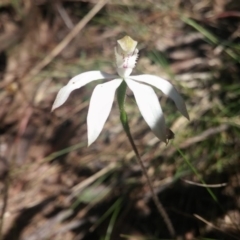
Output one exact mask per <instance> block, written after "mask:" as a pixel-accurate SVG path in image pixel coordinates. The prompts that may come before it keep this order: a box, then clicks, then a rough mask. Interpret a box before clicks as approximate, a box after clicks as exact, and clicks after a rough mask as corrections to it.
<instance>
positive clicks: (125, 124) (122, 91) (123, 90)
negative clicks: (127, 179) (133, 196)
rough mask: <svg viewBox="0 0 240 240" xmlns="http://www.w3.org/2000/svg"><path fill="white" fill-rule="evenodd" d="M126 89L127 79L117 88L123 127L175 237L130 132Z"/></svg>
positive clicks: (163, 216)
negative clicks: (126, 110) (126, 107)
mask: <svg viewBox="0 0 240 240" xmlns="http://www.w3.org/2000/svg"><path fill="white" fill-rule="evenodd" d="M126 89H127V84H126V82H125V81H123V82H122V83H121V85H120V86H119V88H118V90H117V99H118V105H119V109H120V120H121V122H122V125H123V128H124V130H125V132H126V134H127V137H128V140H129V142H130V144H131V146H132V149H133V151H134V153H135V155H136V158H137V161H138V163H139V164H140V166H141V169H142V172H143V174H144V176H145V177H146V179H147V183H148V185H149V188H150V191H151V194H152V198H153V201H154V203H155V205H156V207H157V209H158V212H159V214H160V215H161V216H162V218H163V220H164V222H165V223H166V225H167V228H168V231H169V233H170V235H171V236H172V237H175V230H174V227H173V225H172V222H171V220H170V218H169V216H168V214H167V212H166V210H165V209H164V207H163V205H162V203H161V202H160V200H159V199H158V196H157V194H156V193H155V192H154V188H153V184H152V181H151V179H150V178H149V176H148V173H147V169H146V168H145V166H144V164H143V161H142V159H141V156H140V155H139V152H138V150H137V147H136V145H135V143H134V141H133V138H132V135H131V132H130V128H129V125H128V118H127V113H126V112H125V109H124V102H125V96H126Z"/></svg>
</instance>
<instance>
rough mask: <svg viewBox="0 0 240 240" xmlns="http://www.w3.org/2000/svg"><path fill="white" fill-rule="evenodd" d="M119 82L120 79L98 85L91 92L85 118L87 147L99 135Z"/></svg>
mask: <svg viewBox="0 0 240 240" xmlns="http://www.w3.org/2000/svg"><path fill="white" fill-rule="evenodd" d="M121 82H122V79H115V80H112V81H110V82H107V83H103V84H99V85H97V86H96V87H95V89H94V90H93V93H92V97H91V100H90V105H89V110H88V116H87V127H88V146H90V145H91V144H92V143H93V142H94V141H95V140H96V139H97V137H98V136H99V134H100V133H101V131H102V129H103V126H104V123H105V122H106V120H107V118H108V116H109V113H110V111H111V108H112V104H113V100H114V95H115V91H116V89H117V88H118V87H119V85H120V84H121Z"/></svg>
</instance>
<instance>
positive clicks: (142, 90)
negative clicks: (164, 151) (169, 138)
mask: <svg viewBox="0 0 240 240" xmlns="http://www.w3.org/2000/svg"><path fill="white" fill-rule="evenodd" d="M126 82H127V85H128V87H129V88H130V89H131V90H132V91H133V94H134V97H135V99H136V102H137V105H138V107H139V110H140V112H141V114H142V116H143V118H144V120H145V121H146V122H147V124H148V126H149V127H150V128H151V130H152V131H153V133H154V134H155V135H156V136H157V137H158V138H159V139H160V140H162V141H163V142H166V126H165V119H164V115H163V112H162V109H161V106H160V103H159V100H158V97H157V95H156V93H155V92H154V90H153V89H152V88H151V87H150V86H147V85H145V84H141V83H138V82H135V81H133V80H131V79H126Z"/></svg>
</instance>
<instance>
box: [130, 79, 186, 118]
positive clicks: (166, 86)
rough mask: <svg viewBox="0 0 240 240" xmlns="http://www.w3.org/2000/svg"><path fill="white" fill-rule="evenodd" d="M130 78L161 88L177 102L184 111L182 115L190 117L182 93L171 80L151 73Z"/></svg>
mask: <svg viewBox="0 0 240 240" xmlns="http://www.w3.org/2000/svg"><path fill="white" fill-rule="evenodd" d="M130 78H131V79H133V80H136V81H140V82H144V83H147V84H150V85H152V86H154V87H156V88H158V89H160V90H161V91H162V92H163V93H164V94H166V95H167V96H168V97H170V98H171V99H172V100H173V101H174V102H175V104H176V106H177V108H178V110H179V111H180V112H181V113H182V115H183V116H185V117H186V118H187V119H189V115H188V112H187V109H186V105H185V103H184V101H183V99H182V97H181V96H180V94H179V93H178V92H177V90H176V89H175V88H174V86H173V85H172V84H171V83H170V82H168V81H167V80H165V79H163V78H160V77H158V76H154V75H149V74H143V75H138V76H131V77H130Z"/></svg>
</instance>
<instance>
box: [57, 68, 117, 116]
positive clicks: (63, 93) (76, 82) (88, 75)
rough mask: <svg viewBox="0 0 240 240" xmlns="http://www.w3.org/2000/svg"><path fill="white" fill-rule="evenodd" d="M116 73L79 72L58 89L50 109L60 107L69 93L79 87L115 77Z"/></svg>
mask: <svg viewBox="0 0 240 240" xmlns="http://www.w3.org/2000/svg"><path fill="white" fill-rule="evenodd" d="M115 77H116V75H110V74H107V73H104V72H101V71H89V72H85V73H81V74H79V75H77V76H75V77H73V78H72V79H71V80H70V81H69V82H68V84H67V85H66V86H64V87H62V88H61V89H60V91H59V92H58V94H57V97H56V99H55V101H54V103H53V106H52V111H53V110H54V109H56V108H58V107H60V106H61V105H62V104H63V103H65V102H66V100H67V99H68V97H69V95H70V93H71V92H72V91H73V90H75V89H78V88H80V87H83V86H84V85H86V84H88V83H90V82H92V81H96V80H100V79H111V78H115Z"/></svg>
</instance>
